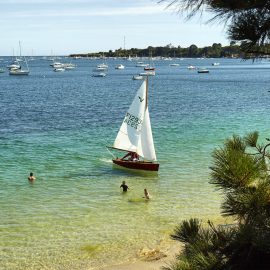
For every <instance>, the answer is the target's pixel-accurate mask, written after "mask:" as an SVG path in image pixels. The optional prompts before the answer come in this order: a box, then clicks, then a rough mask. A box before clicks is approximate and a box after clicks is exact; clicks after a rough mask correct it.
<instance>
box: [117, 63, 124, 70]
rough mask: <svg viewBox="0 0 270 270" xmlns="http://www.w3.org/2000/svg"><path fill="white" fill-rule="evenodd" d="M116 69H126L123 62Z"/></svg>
mask: <svg viewBox="0 0 270 270" xmlns="http://www.w3.org/2000/svg"><path fill="white" fill-rule="evenodd" d="M115 69H125V66H124V65H122V64H119V65H117V66H116V67H115Z"/></svg>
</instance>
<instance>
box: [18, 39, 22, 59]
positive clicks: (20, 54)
mask: <svg viewBox="0 0 270 270" xmlns="http://www.w3.org/2000/svg"><path fill="white" fill-rule="evenodd" d="M19 47H20V58H21V57H22V48H21V41H20V40H19Z"/></svg>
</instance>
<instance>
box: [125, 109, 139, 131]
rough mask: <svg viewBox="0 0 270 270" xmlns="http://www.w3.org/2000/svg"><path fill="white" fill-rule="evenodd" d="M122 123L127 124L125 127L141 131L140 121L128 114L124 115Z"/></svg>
mask: <svg viewBox="0 0 270 270" xmlns="http://www.w3.org/2000/svg"><path fill="white" fill-rule="evenodd" d="M124 123H127V125H129V126H131V127H133V128H135V129H136V130H140V129H141V125H142V120H141V119H140V118H138V117H136V116H134V115H132V114H130V113H126V116H125V120H124Z"/></svg>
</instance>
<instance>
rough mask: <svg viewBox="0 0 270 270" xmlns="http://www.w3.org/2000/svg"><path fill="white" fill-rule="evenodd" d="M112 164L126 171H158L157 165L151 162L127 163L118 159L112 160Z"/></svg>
mask: <svg viewBox="0 0 270 270" xmlns="http://www.w3.org/2000/svg"><path fill="white" fill-rule="evenodd" d="M112 161H113V163H114V164H117V165H118V166H121V167H125V168H128V169H134V170H144V171H153V172H156V171H158V168H159V164H158V163H153V162H146V161H128V160H123V159H120V158H117V159H113V160H112Z"/></svg>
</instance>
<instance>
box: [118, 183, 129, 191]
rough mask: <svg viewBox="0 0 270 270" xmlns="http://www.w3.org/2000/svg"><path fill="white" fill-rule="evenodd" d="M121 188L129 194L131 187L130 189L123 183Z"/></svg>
mask: <svg viewBox="0 0 270 270" xmlns="http://www.w3.org/2000/svg"><path fill="white" fill-rule="evenodd" d="M120 188H122V189H123V192H127V190H128V189H129V187H128V185H126V182H125V181H123V182H122V185H121V186H120Z"/></svg>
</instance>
